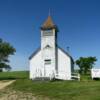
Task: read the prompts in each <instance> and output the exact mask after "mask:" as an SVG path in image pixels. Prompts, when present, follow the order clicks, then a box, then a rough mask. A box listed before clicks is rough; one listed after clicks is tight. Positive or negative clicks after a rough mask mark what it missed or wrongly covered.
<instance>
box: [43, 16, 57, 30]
mask: <svg viewBox="0 0 100 100" xmlns="http://www.w3.org/2000/svg"><path fill="white" fill-rule="evenodd" d="M53 28H54V29H57V26H56V25H55V24H54V22H53V20H52V18H51V16H50V15H49V16H48V18H47V20H46V21H45V22H44V23H43V25H42V27H41V29H43V30H45V29H53Z"/></svg>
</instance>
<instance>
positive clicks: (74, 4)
mask: <svg viewBox="0 0 100 100" xmlns="http://www.w3.org/2000/svg"><path fill="white" fill-rule="evenodd" d="M49 9H50V12H51V16H52V19H53V21H54V23H55V24H56V25H57V26H58V28H59V32H58V33H57V34H58V45H59V46H60V47H62V48H63V49H64V50H65V51H67V47H69V53H70V54H71V56H72V57H73V58H74V60H76V59H78V58H79V57H88V56H96V57H97V59H98V60H97V62H96V64H95V67H96V68H100V45H99V43H100V0H0V38H2V39H3V40H4V41H7V42H9V43H10V44H11V45H12V46H13V47H14V48H16V53H15V55H12V56H10V65H11V67H12V70H28V69H29V61H28V58H29V56H30V55H31V54H32V53H33V52H34V51H36V49H37V48H38V47H40V27H41V25H42V24H43V23H44V21H45V20H46V19H47V17H48V14H49Z"/></svg>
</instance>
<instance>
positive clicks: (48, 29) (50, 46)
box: [41, 15, 58, 77]
mask: <svg viewBox="0 0 100 100" xmlns="http://www.w3.org/2000/svg"><path fill="white" fill-rule="evenodd" d="M57 32H58V29H57V26H56V25H55V24H54V23H53V21H52V18H51V16H50V15H49V16H48V18H47V20H46V21H45V22H44V24H43V25H42V26H41V56H42V68H43V72H44V73H43V76H44V77H50V76H51V75H55V74H56V73H57V48H56V44H57Z"/></svg>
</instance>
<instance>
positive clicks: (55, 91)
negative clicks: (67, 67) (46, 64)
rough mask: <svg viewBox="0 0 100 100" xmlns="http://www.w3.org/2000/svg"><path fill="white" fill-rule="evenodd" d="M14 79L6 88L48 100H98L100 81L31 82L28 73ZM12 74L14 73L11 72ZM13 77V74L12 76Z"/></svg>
mask: <svg viewBox="0 0 100 100" xmlns="http://www.w3.org/2000/svg"><path fill="white" fill-rule="evenodd" d="M22 73H24V74H25V75H23V76H24V77H23V78H22V76H20V75H21V74H20V75H18V76H20V77H21V78H18V77H17V76H16V77H17V79H16V82H14V83H13V84H11V85H10V86H9V87H8V88H9V89H12V90H15V91H21V92H23V93H33V94H35V95H37V96H44V97H49V98H50V100H100V81H92V80H90V79H88V78H86V77H85V78H86V79H85V80H81V81H80V82H79V81H52V82H51V81H32V80H29V79H28V78H27V77H28V72H22ZM13 74H14V72H13ZM14 75H15V74H14ZM0 77H1V76H0Z"/></svg>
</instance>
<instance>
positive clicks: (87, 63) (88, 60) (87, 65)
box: [76, 57, 97, 74]
mask: <svg viewBox="0 0 100 100" xmlns="http://www.w3.org/2000/svg"><path fill="white" fill-rule="evenodd" d="M96 61H97V59H96V57H80V58H79V59H78V60H76V64H77V65H78V66H79V68H80V73H81V74H87V72H88V71H89V70H90V69H91V68H93V65H94V64H95V62H96Z"/></svg>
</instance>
